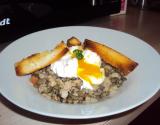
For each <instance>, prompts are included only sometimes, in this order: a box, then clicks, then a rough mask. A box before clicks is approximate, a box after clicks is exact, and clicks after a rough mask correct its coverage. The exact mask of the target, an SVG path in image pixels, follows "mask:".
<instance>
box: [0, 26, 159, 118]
mask: <svg viewBox="0 0 160 125" xmlns="http://www.w3.org/2000/svg"><path fill="white" fill-rule="evenodd" d="M72 36H75V37H77V38H79V39H80V40H81V41H83V40H84V39H85V38H88V39H91V40H95V41H98V42H103V43H104V44H107V45H108V46H110V47H112V48H114V49H116V50H118V51H120V52H121V53H123V54H125V55H127V56H128V57H130V58H132V59H133V60H135V61H136V62H138V63H139V66H138V67H137V68H136V69H135V70H134V71H133V72H131V73H130V74H129V75H128V76H127V81H126V82H125V83H124V84H123V86H122V87H121V88H120V89H119V90H118V92H117V93H116V94H115V95H114V96H112V97H110V98H108V99H105V100H104V101H100V102H98V103H95V104H85V105H82V104H81V105H80V104H79V105H78V104H76V105H71V104H62V103H57V102H54V101H50V100H48V99H46V98H44V97H43V96H41V95H40V94H39V93H38V92H37V90H36V89H35V88H33V87H32V86H31V85H30V83H29V80H28V79H29V76H23V77H17V76H16V75H15V70H14V63H15V62H17V61H18V60H20V59H22V58H24V57H26V56H28V55H30V54H33V53H37V52H41V51H44V50H47V49H48V50H49V49H52V48H53V47H54V46H55V45H56V44H57V43H58V42H59V41H61V40H64V41H66V40H67V39H68V38H70V37H72ZM159 64H160V56H159V54H158V53H157V52H156V51H155V50H154V49H153V48H152V47H151V46H149V45H148V44H146V43H145V42H143V41H142V40H140V39H138V38H136V37H134V36H131V35H129V34H126V33H122V32H118V31H115V30H111V29H106V28H97V27H81V26H80V27H79V26H75V27H61V28H54V29H49V30H44V31H40V32H36V33H33V34H30V35H27V36H24V37H23V38H20V39H18V40H16V41H15V42H13V43H12V44H10V45H9V46H8V47H6V48H5V49H4V50H3V51H2V52H1V54H0V92H1V94H2V95H3V96H4V97H6V98H7V99H8V100H10V101H11V102H12V103H14V104H16V105H18V106H19V107H21V108H23V109H26V110H29V111H31V112H34V113H38V114H41V115H45V116H52V117H58V118H72V119H86V118H97V117H103V116H109V115H114V114H117V113H121V112H124V111H127V110H130V109H132V108H134V107H136V106H139V105H140V104H142V103H144V102H145V101H147V100H148V99H149V98H151V97H152V96H153V95H154V94H155V93H156V92H157V91H158V90H159V88H160V77H159Z"/></svg>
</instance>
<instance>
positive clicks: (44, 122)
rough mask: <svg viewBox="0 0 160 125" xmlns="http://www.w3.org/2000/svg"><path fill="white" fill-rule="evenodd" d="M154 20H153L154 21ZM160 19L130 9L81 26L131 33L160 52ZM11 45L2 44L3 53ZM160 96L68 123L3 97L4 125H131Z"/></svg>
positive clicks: (0, 124)
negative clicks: (117, 111)
mask: <svg viewBox="0 0 160 125" xmlns="http://www.w3.org/2000/svg"><path fill="white" fill-rule="evenodd" d="M150 19H152V20H150ZM159 22H160V16H159V14H158V13H157V12H151V11H146V10H138V9H136V8H129V9H128V11H127V14H126V15H117V16H110V17H108V16H106V17H103V18H98V19H95V20H92V21H90V22H86V23H84V24H81V25H86V26H98V27H105V28H111V29H116V30H119V31H123V32H127V33H129V34H132V35H134V36H136V37H139V38H141V39H142V40H144V41H146V42H147V43H148V44H150V45H151V46H152V47H153V48H155V49H156V50H157V51H158V52H159V53H160V39H159V36H160V28H159V27H160V23H159ZM9 43H10V42H8V43H0V50H2V49H3V48H4V47H6V46H7V45H8V44H9ZM159 97H160V91H159V92H157V94H156V95H154V96H153V97H152V98H151V99H150V100H148V101H147V102H146V103H144V104H142V105H141V106H139V107H137V108H135V109H132V110H130V111H127V112H124V113H121V114H118V115H115V116H111V117H103V118H98V119H87V120H67V119H57V118H51V117H45V116H41V115H37V114H34V113H31V112H28V111H25V110H23V109H21V108H19V107H17V106H15V105H13V104H12V103H10V102H9V101H7V100H6V99H5V98H4V97H3V96H2V95H0V101H1V103H0V125H23V124H24V125H26V124H27V125H55V124H84V123H85V124H90V125H127V124H128V123H130V122H131V121H132V120H133V119H135V118H136V117H137V116H138V115H139V114H141V113H142V112H143V111H144V110H145V109H146V108H148V107H149V106H150V105H151V104H152V103H153V102H154V101H155V100H157V99H158V98H159Z"/></svg>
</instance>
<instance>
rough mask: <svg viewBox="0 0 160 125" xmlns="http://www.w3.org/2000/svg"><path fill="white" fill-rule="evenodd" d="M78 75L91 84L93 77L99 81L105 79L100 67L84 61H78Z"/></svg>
mask: <svg viewBox="0 0 160 125" xmlns="http://www.w3.org/2000/svg"><path fill="white" fill-rule="evenodd" d="M77 75H78V76H79V77H80V78H81V79H83V80H85V81H87V82H89V83H90V84H92V80H91V76H92V77H95V78H97V79H98V78H102V77H103V73H102V72H101V70H100V67H99V66H97V65H95V64H90V63H87V62H86V61H85V60H84V59H81V60H78V70H77Z"/></svg>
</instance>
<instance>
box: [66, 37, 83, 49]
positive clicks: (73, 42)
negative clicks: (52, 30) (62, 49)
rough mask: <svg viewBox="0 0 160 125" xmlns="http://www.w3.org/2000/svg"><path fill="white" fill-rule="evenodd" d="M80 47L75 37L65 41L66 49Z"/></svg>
mask: <svg viewBox="0 0 160 125" xmlns="http://www.w3.org/2000/svg"><path fill="white" fill-rule="evenodd" d="M80 45H81V42H80V41H79V39H77V38H76V37H71V38H70V39H68V40H67V46H68V47H72V46H80Z"/></svg>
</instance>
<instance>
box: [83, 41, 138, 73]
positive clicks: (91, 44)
mask: <svg viewBox="0 0 160 125" xmlns="http://www.w3.org/2000/svg"><path fill="white" fill-rule="evenodd" d="M84 48H88V49H90V50H92V51H94V52H96V53H97V54H99V55H100V56H101V58H102V59H103V60H104V61H105V62H106V63H109V64H111V65H112V66H114V67H116V68H118V69H119V70H120V71H121V72H122V73H124V75H127V74H128V73H129V72H131V71H132V70H134V68H135V67H136V66H137V65H138V63H136V62H134V61H133V60H131V59H129V58H128V57H126V56H125V55H123V54H121V53H119V52H117V51H116V50H114V49H112V48H110V47H108V46H106V45H103V44H100V43H97V42H95V41H92V40H88V39H85V41H84Z"/></svg>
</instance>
